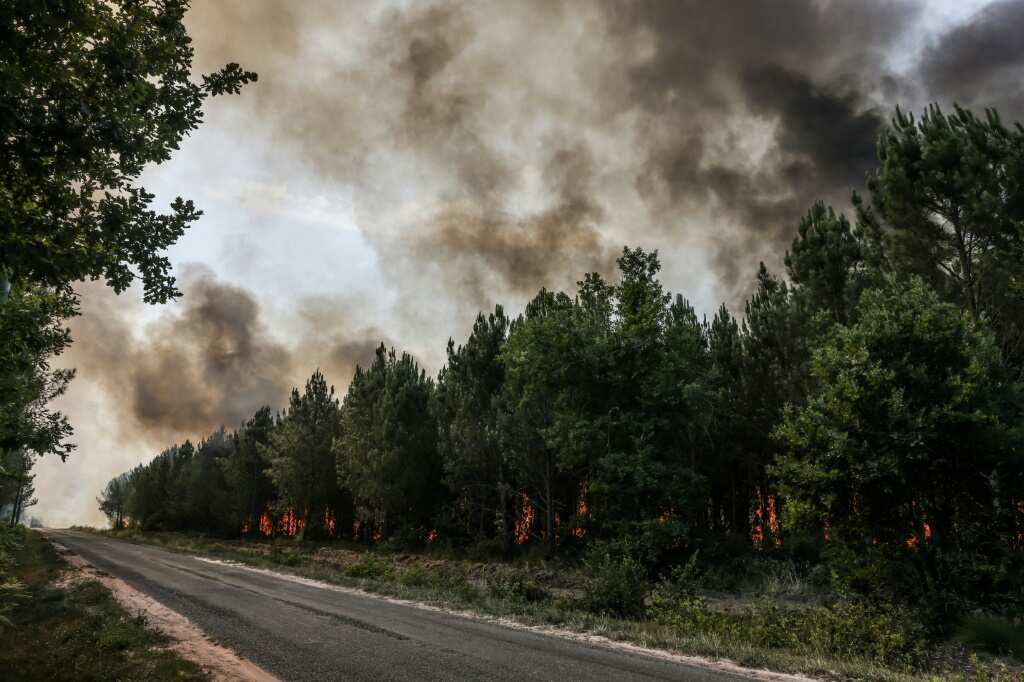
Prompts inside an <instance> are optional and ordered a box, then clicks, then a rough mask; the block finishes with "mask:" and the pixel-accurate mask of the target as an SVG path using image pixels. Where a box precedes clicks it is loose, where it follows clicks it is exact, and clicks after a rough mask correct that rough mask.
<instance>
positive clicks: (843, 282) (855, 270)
mask: <svg viewBox="0 0 1024 682" xmlns="http://www.w3.org/2000/svg"><path fill="white" fill-rule="evenodd" d="M873 260H874V259H873V258H872V251H871V245H870V243H868V242H867V240H866V239H865V238H864V236H863V235H862V234H860V233H859V232H857V231H855V230H854V229H853V228H852V227H851V226H850V222H849V221H848V220H847V219H846V216H844V215H842V214H837V213H836V212H835V211H834V210H833V209H832V208H831V207H828V208H826V207H825V204H823V203H822V202H820V201H819V202H818V203H816V204H815V205H814V206H812V207H811V210H810V211H808V212H807V215H805V216H804V217H803V218H802V219H801V220H800V225H799V227H798V228H797V235H796V237H794V239H793V245H792V247H791V249H790V251H788V252H787V253H786V259H785V261H786V272H787V274H788V275H789V280H790V282H791V283H792V285H793V287H794V288H795V289H796V290H797V292H799V294H800V296H801V297H802V298H803V299H804V300H803V301H802V303H803V305H804V306H805V307H806V308H807V309H808V310H809V311H811V312H819V311H823V312H825V313H827V316H828V318H829V320H830V321H835V322H843V323H846V322H849V321H850V314H851V312H852V311H853V309H854V308H855V307H856V305H857V301H858V300H859V297H860V293H861V291H863V289H864V288H865V286H866V285H867V284H868V281H869V276H870V269H869V263H870V262H872V261H873Z"/></svg>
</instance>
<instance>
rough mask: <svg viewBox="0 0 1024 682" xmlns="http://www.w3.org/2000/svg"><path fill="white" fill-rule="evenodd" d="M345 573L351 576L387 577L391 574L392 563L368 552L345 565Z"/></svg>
mask: <svg viewBox="0 0 1024 682" xmlns="http://www.w3.org/2000/svg"><path fill="white" fill-rule="evenodd" d="M344 573H345V575H347V576H349V577H350V578H386V577H388V576H389V575H391V565H390V564H388V563H387V562H385V561H383V560H381V559H378V558H377V557H375V556H374V555H373V554H370V553H369V552H367V553H364V554H363V555H362V556H361V557H359V560H358V561H353V562H352V563H350V564H348V565H347V566H345V569H344Z"/></svg>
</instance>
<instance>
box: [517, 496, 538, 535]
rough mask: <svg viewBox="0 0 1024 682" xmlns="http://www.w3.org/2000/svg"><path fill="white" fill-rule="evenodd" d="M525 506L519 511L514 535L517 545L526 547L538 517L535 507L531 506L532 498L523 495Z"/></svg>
mask: <svg viewBox="0 0 1024 682" xmlns="http://www.w3.org/2000/svg"><path fill="white" fill-rule="evenodd" d="M522 498H523V505H522V507H521V508H520V509H519V513H518V514H516V524H515V528H514V529H513V531H512V533H513V535H514V536H515V539H516V544H518V545H524V544H526V543H527V542H528V541H529V540H530V528H531V527H532V526H533V518H534V516H535V515H536V511H535V510H534V508H533V505H532V504H530V498H528V497H527V496H526V493H523V495H522Z"/></svg>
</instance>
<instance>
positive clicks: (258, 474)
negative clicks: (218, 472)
mask: <svg viewBox="0 0 1024 682" xmlns="http://www.w3.org/2000/svg"><path fill="white" fill-rule="evenodd" d="M273 431H274V416H273V414H272V413H271V411H270V408H269V407H261V408H260V409H259V410H257V411H256V414H254V415H253V416H252V418H251V419H249V421H247V422H246V423H245V424H244V425H243V426H242V428H241V429H240V430H239V431H238V433H236V434H234V435H233V436H232V451H231V454H230V455H229V456H228V457H227V458H226V459H224V460H223V462H222V464H223V467H224V478H225V484H226V486H227V488H228V490H229V492H230V495H231V497H232V508H233V511H234V519H235V521H237V525H239V526H240V527H241V526H243V525H245V526H247V527H248V528H249V531H250V532H251V533H256V532H257V531H258V530H259V528H258V520H259V518H260V515H262V514H263V513H264V512H266V511H268V510H269V509H270V507H271V506H272V505H273V504H274V502H275V501H276V498H277V492H276V490H275V489H274V481H273V480H272V479H271V478H270V476H269V475H268V474H267V467H268V464H269V463H268V462H267V460H266V458H265V457H264V452H265V451H266V449H267V447H268V446H269V445H270V438H271V435H272V434H273Z"/></svg>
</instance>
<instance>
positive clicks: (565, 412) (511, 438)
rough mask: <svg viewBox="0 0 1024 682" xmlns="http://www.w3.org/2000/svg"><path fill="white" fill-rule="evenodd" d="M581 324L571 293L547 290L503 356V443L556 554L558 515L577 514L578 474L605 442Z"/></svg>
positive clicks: (515, 329) (517, 325)
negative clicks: (592, 400)
mask: <svg viewBox="0 0 1024 682" xmlns="http://www.w3.org/2000/svg"><path fill="white" fill-rule="evenodd" d="M600 286H603V283H602V284H601V285H600ZM595 288H597V287H595ZM580 319H581V316H580V308H579V306H578V305H577V304H576V303H575V302H574V301H573V300H572V299H571V298H569V297H568V296H567V295H566V294H564V293H558V294H555V293H552V292H549V291H546V290H543V289H542V290H541V291H540V293H538V294H537V296H536V297H535V298H534V299H533V300H532V301H530V303H529V304H527V306H526V312H525V314H524V315H523V316H522V317H520V318H518V319H517V320H516V321H515V322H513V323H512V325H511V328H510V333H509V338H508V342H507V343H506V346H505V348H504V350H503V351H502V354H501V357H502V362H503V363H504V364H505V367H506V381H505V386H504V390H503V392H502V398H501V415H500V421H499V428H500V432H501V443H502V447H503V449H504V450H505V452H506V454H507V456H508V457H509V460H510V462H512V466H513V468H514V469H515V470H516V471H517V472H518V476H517V479H518V481H519V484H520V486H521V490H520V491H519V492H521V494H522V495H524V496H525V499H526V502H527V504H526V505H525V506H527V507H528V508H530V509H532V510H535V511H536V512H539V514H540V515H541V516H540V526H541V528H542V533H543V537H544V540H545V542H546V543H547V545H548V548H549V550H553V549H554V547H555V543H556V534H555V518H556V515H559V517H560V515H561V514H562V513H564V512H567V511H568V510H571V509H573V508H574V504H575V503H574V501H575V496H576V494H577V493H576V492H574V490H573V489H574V488H576V487H577V484H576V483H574V479H576V478H580V476H573V475H572V473H573V472H576V473H579V472H578V470H579V469H581V468H583V467H586V466H587V461H588V453H589V452H592V449H591V448H590V447H588V446H589V445H594V444H595V442H597V438H598V430H597V429H596V428H594V427H595V426H596V424H595V422H594V421H593V420H592V419H591V416H592V415H593V414H595V413H597V412H598V410H599V408H595V407H594V406H593V405H591V404H589V398H590V397H592V396H593V392H592V391H589V390H587V386H588V385H589V382H590V381H591V380H593V379H594V378H595V375H594V373H592V372H591V373H590V376H589V377H588V376H585V375H586V374H587V372H586V368H585V366H584V364H583V363H584V362H585V360H584V353H585V346H586V344H587V343H588V342H589V341H590V339H589V338H587V337H586V336H585V335H583V334H581V330H582V328H581V326H580V324H579V322H580ZM582 478H585V473H584V474H583V475H582ZM517 506H520V505H517ZM532 531H533V528H532V527H524V528H522V529H521V532H522V533H526V532H532Z"/></svg>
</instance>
